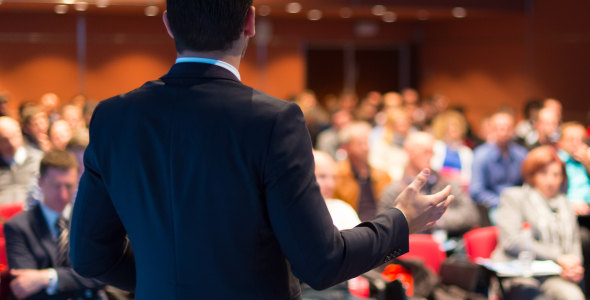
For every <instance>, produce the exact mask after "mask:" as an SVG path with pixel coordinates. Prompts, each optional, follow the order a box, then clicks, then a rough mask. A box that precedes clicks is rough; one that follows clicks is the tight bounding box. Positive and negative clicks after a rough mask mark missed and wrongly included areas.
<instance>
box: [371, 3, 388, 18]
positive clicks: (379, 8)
mask: <svg viewBox="0 0 590 300" xmlns="http://www.w3.org/2000/svg"><path fill="white" fill-rule="evenodd" d="M371 12H372V13H373V14H374V15H376V16H382V15H384V14H385V13H386V12H387V9H386V8H385V6H383V5H375V6H373V9H371Z"/></svg>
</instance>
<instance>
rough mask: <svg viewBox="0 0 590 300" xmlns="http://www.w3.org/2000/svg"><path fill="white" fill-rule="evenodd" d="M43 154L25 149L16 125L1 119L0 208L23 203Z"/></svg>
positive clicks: (13, 121)
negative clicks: (5, 204) (14, 203)
mask: <svg viewBox="0 0 590 300" xmlns="http://www.w3.org/2000/svg"><path fill="white" fill-rule="evenodd" d="M42 157H43V152H41V151H39V150H36V149H33V148H31V147H26V146H24V144H23V136H22V132H21V128H20V125H19V124H18V122H17V121H16V120H14V119H12V118H9V117H0V204H2V203H8V202H14V201H24V200H25V199H26V198H27V189H28V187H29V185H30V184H31V182H32V181H33V180H35V178H36V176H37V174H38V172H39V163H40V162H41V158H42Z"/></svg>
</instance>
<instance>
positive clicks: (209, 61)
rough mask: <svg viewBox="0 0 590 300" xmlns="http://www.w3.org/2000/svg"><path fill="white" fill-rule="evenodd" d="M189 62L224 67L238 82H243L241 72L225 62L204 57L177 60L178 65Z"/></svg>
mask: <svg viewBox="0 0 590 300" xmlns="http://www.w3.org/2000/svg"><path fill="white" fill-rule="evenodd" d="M188 62H192V63H203V64H211V65H216V66H219V67H222V68H224V69H226V70H228V71H230V72H232V73H233V74H234V75H235V76H236V77H237V78H238V80H240V81H242V77H241V76H240V72H239V71H238V69H236V68H235V67H234V66H232V65H230V64H228V63H226V62H224V61H221V60H216V59H211V58H202V57H179V58H177V59H176V63H177V64H178V63H188Z"/></svg>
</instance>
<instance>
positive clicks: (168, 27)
mask: <svg viewBox="0 0 590 300" xmlns="http://www.w3.org/2000/svg"><path fill="white" fill-rule="evenodd" d="M162 19H163V20H164V26H166V31H168V35H169V36H170V37H171V38H174V34H172V30H171V29H170V23H169V22H168V11H167V10H166V11H164V13H163V14H162Z"/></svg>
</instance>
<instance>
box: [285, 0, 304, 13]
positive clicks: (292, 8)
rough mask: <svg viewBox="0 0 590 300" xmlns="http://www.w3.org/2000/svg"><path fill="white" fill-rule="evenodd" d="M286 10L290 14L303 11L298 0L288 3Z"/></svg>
mask: <svg viewBox="0 0 590 300" xmlns="http://www.w3.org/2000/svg"><path fill="white" fill-rule="evenodd" d="M286 10H287V12H288V13H290V14H296V13H298V12H300V11H301V4H299V3H297V2H291V3H289V4H287V7H286Z"/></svg>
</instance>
